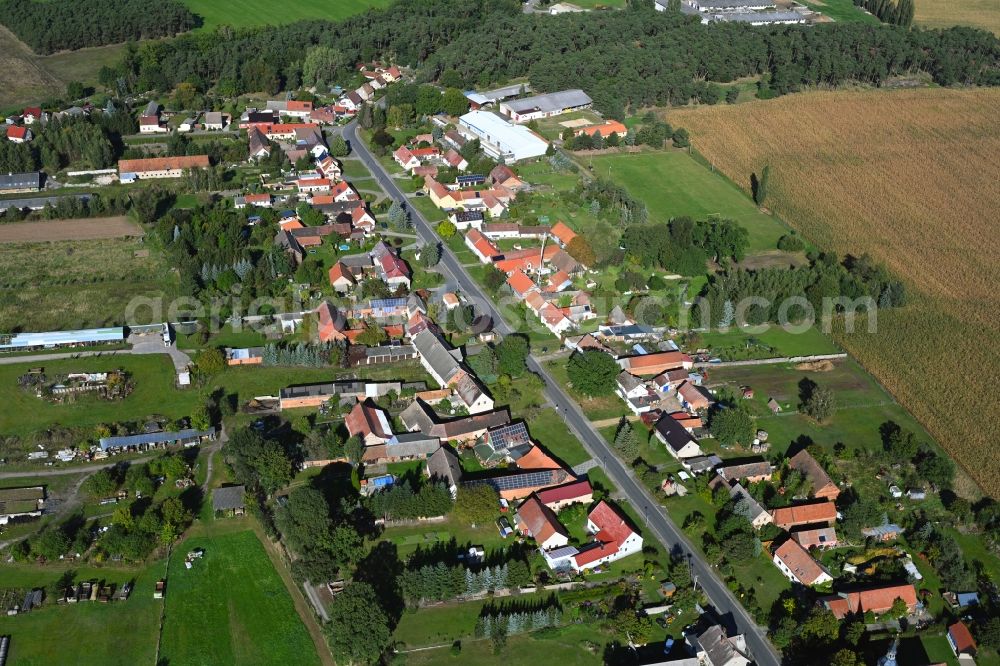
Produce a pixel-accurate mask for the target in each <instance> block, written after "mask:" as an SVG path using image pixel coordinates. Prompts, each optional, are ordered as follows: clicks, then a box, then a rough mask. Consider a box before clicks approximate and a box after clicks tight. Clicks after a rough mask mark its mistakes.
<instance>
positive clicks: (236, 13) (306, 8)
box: [183, 0, 389, 32]
mask: <svg viewBox="0 0 1000 666" xmlns="http://www.w3.org/2000/svg"><path fill="white" fill-rule="evenodd" d="M183 2H184V4H185V5H187V6H188V8H189V9H190V10H191V11H192V12H194V13H195V14H197V15H198V16H200V17H202V19H203V20H204V24H203V25H202V26H201V28H199V29H198V30H199V31H202V32H210V31H212V30H214V29H215V28H217V27H218V26H220V25H231V26H234V27H237V28H244V27H248V26H258V25H279V24H282V23H294V22H295V21H301V20H303V19H325V20H328V21H336V20H339V19H344V18H347V17H348V16H352V15H354V14H360V13H361V12H363V11H365V10H366V9H369V8H370V7H385V6H386V5H388V4H389V0H316V1H312V2H310V1H309V0H285V2H281V3H272V2H265V1H264V0H230V1H229V2H224V3H223V2H217V1H216V0H183Z"/></svg>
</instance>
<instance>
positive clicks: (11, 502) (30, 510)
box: [0, 486, 45, 525]
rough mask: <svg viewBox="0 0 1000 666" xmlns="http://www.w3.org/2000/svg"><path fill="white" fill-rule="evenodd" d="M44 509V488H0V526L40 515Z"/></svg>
mask: <svg viewBox="0 0 1000 666" xmlns="http://www.w3.org/2000/svg"><path fill="white" fill-rule="evenodd" d="M44 507H45V488H44V487H43V486H31V487H26V488H0V525H6V524H7V523H9V522H10V521H11V520H12V519H17V518H25V517H35V516H40V515H42V509H43V508H44Z"/></svg>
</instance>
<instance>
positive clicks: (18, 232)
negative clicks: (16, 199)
mask: <svg viewBox="0 0 1000 666" xmlns="http://www.w3.org/2000/svg"><path fill="white" fill-rule="evenodd" d="M142 235H143V231H142V229H140V228H139V226H138V225H137V224H135V223H134V222H132V221H131V220H129V219H128V218H127V217H125V216H124V215H119V216H118V217H99V218H83V219H73V220H38V221H35V222H16V223H14V224H0V243H32V242H45V241H69V240H97V239H102V238H120V237H122V236H142Z"/></svg>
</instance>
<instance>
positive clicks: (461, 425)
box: [399, 398, 510, 442]
mask: <svg viewBox="0 0 1000 666" xmlns="http://www.w3.org/2000/svg"><path fill="white" fill-rule="evenodd" d="M399 420H400V422H401V423H402V424H403V427H405V428H406V429H407V430H408V431H409V432H416V431H420V432H422V433H424V434H425V435H430V436H431V437H437V438H438V439H442V440H455V441H459V442H469V441H474V440H476V439H478V438H479V437H482V436H483V434H485V433H486V431H487V430H488V429H490V428H494V427H497V426H502V425H505V424H507V423H510V413H509V412H508V411H507V410H506V409H498V410H496V411H492V412H484V413H482V414H473V415H470V416H462V417H459V418H455V419H447V420H442V419H440V418H438V415H437V414H436V413H435V412H434V410H433V409H431V408H430V406H429V405H427V403H425V402H424V401H423V400H420V399H419V398H418V399H416V400H414V401H413V402H412V403H410V406H409V407H407V408H406V409H404V410H403V411H402V412H400V414H399Z"/></svg>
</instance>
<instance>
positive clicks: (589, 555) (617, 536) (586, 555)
mask: <svg viewBox="0 0 1000 666" xmlns="http://www.w3.org/2000/svg"><path fill="white" fill-rule="evenodd" d="M587 532H589V533H590V534H592V535H593V536H594V540H593V541H592V542H591V543H589V544H587V545H586V546H583V547H582V548H581V549H580V550H579V552H578V553H577V554H576V555H574V556H573V557H571V558H570V562H571V565H572V567H573V568H574V569H575V570H577V571H583V570H585V569H593V568H594V567H597V566H600V565H602V564H606V563H608V562H614V561H615V560H620V559H621V558H623V557H627V556H629V555H632V554H633V553H638V552H640V551H641V550H642V536H640V535H639V533H638V532H636V531H635V530H634V529H633V528H632V526H631V525H629V523H628V521H627V520H626V519H625V517H624V516H622V515H621V513H619V512H618V511H617V510H616V509H614V508H612V507H611V505H610V504H608V503H607V502H605V501H604V500H601V502H600V503H599V504H598V505H597V506H596V507H594V510H593V511H591V512H590V514H589V515H588V516H587Z"/></svg>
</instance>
